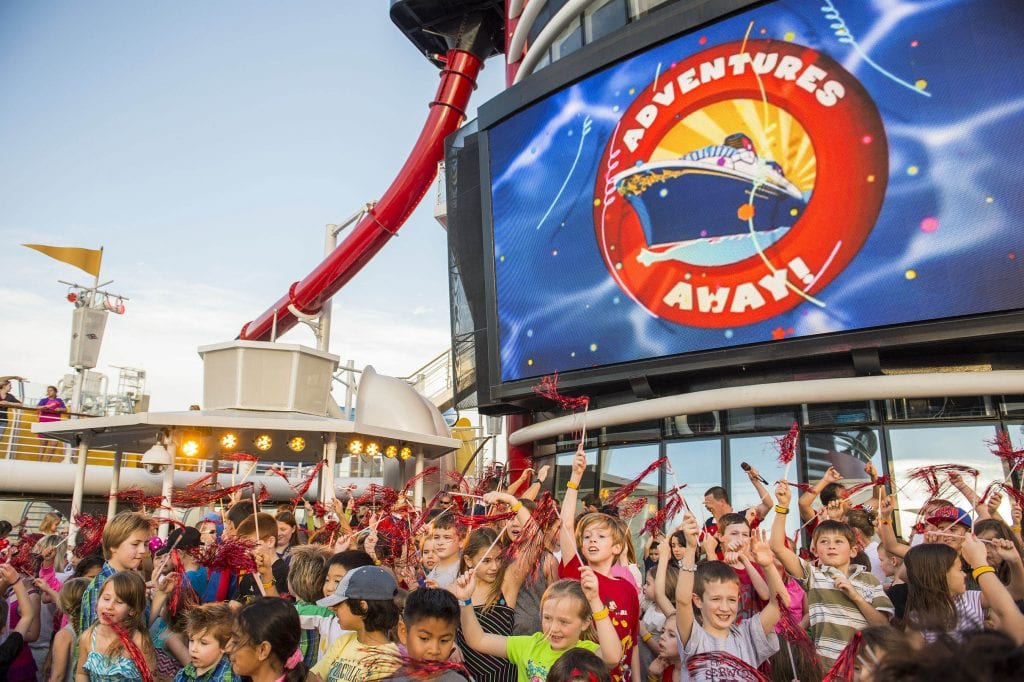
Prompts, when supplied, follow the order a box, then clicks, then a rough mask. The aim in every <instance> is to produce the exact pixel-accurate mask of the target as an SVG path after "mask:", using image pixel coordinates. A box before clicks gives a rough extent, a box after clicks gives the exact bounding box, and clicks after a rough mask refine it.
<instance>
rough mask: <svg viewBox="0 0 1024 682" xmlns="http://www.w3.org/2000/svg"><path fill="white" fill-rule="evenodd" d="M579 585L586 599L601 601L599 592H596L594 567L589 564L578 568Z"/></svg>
mask: <svg viewBox="0 0 1024 682" xmlns="http://www.w3.org/2000/svg"><path fill="white" fill-rule="evenodd" d="M580 587H582V588H583V594H584V595H585V596H586V598H587V601H589V602H595V601H601V594H600V593H599V592H598V586H597V574H596V573H594V569H592V568H591V567H590V566H584V567H582V568H581V569H580Z"/></svg>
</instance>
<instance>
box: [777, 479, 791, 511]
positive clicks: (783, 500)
mask: <svg viewBox="0 0 1024 682" xmlns="http://www.w3.org/2000/svg"><path fill="white" fill-rule="evenodd" d="M775 499H776V500H777V501H778V504H779V506H780V507H788V506H789V503H790V502H791V501H792V499H793V492H792V491H791V490H790V489H789V483H787V482H786V481H779V482H778V483H777V484H775Z"/></svg>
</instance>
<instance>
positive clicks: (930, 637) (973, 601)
mask: <svg viewBox="0 0 1024 682" xmlns="http://www.w3.org/2000/svg"><path fill="white" fill-rule="evenodd" d="M953 606H954V607H955V608H956V627H955V628H953V632H951V633H950V634H951V635H952V636H953V638H954V639H956V640H957V641H960V640H961V639H963V636H964V634H966V633H968V632H974V631H976V630H984V629H985V609H983V608H981V591H980V590H967V591H966V592H964V593H963V594H958V595H957V596H956V597H955V598H954V599H953ZM941 634H942V633H939V632H934V631H925V632H922V633H921V635H922V636H923V637H924V639H925V641H926V642H928V643H929V644H930V643H932V642H934V641H935V640H937V639H938V638H939V636H940V635H941Z"/></svg>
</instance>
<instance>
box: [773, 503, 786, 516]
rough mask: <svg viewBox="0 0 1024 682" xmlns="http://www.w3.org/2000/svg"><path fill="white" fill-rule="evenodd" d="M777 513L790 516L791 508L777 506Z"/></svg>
mask: <svg viewBox="0 0 1024 682" xmlns="http://www.w3.org/2000/svg"><path fill="white" fill-rule="evenodd" d="M775 513H776V514H788V513H789V507H781V506H779V505H775Z"/></svg>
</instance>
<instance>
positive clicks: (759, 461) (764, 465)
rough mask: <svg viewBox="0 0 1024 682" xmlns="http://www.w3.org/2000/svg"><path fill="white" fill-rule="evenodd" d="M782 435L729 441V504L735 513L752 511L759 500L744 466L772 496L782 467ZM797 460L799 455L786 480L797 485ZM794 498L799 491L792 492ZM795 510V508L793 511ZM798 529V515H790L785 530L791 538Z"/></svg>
mask: <svg viewBox="0 0 1024 682" xmlns="http://www.w3.org/2000/svg"><path fill="white" fill-rule="evenodd" d="M784 435H785V434H784V433H777V434H772V435H764V436H742V437H738V438H730V439H729V480H730V485H729V501H730V502H731V503H732V508H733V509H735V510H736V511H742V510H744V509H747V508H748V507H754V506H756V505H758V504H759V503H760V502H761V497H760V495H759V494H758V492H757V490H756V489H755V488H754V485H753V484H752V483H751V482H750V477H749V476H747V473H746V472H745V471H743V467H742V464H743V462H746V463H747V464H749V465H750V466H751V467H752V468H753V469H755V470H756V471H757V473H759V474H760V475H761V477H762V478H763V479H765V480H766V481H768V485H767V486H765V487H766V488H767V489H768V492H769V493H772V492H773V490H774V487H775V482H776V481H778V480H781V479H782V477H783V475H784V474H785V467H783V466H782V465H781V464H779V450H778V447H777V446H776V441H777V440H778V439H779V438H782V437H783V436H784ZM799 458H800V453H799V452H797V457H796V458H795V459H794V461H793V464H792V465H791V466H790V469H789V478H790V479H791V480H793V481H796V480H797V478H798V476H799V471H798V470H799V468H800V467H799ZM797 497H799V491H798V490H797V489H796V488H793V498H794V499H796V498H797ZM773 505H774V502H773ZM795 506H796V505H795V504H794V505H793V507H795ZM772 518H773V517H772V515H771V514H769V517H768V522H769V523H770V522H771V520H772ZM799 527H800V515H799V514H797V513H792V514H790V515H789V517H788V518H787V519H786V530H787V531H788V533H789V535H790V536H792V535H793V533H795V532H796V530H797V528H799Z"/></svg>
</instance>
